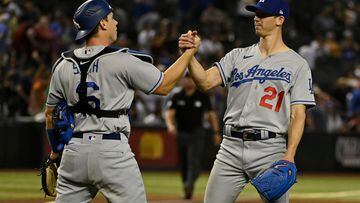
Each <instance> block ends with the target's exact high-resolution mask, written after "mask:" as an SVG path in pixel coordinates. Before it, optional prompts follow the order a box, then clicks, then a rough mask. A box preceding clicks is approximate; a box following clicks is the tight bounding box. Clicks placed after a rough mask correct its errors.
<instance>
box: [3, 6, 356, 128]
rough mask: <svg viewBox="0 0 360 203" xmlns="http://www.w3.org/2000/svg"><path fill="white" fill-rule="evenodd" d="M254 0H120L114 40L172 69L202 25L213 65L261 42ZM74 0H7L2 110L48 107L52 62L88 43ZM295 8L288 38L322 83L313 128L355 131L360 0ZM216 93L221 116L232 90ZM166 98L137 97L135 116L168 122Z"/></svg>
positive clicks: (29, 111)
mask: <svg viewBox="0 0 360 203" xmlns="http://www.w3.org/2000/svg"><path fill="white" fill-rule="evenodd" d="M255 2H256V0H236V1H223V2H221V1H217V0H164V1H154V0H135V1H125V0H118V1H114V3H115V4H116V6H114V13H115V16H114V17H115V18H116V19H117V20H118V22H119V23H118V31H119V36H118V40H117V42H116V43H115V44H114V45H115V46H119V47H129V48H131V49H137V50H141V51H144V52H147V53H150V54H151V55H152V56H153V58H154V61H155V65H156V66H157V67H159V68H161V69H163V70H165V69H166V68H167V67H168V66H169V64H171V63H172V62H173V61H174V60H175V58H176V57H177V56H178V51H179V50H178V44H177V43H178V38H179V35H180V33H183V32H186V31H187V30H188V29H195V30H198V31H199V33H200V35H201V37H202V40H203V43H202V45H201V47H200V49H199V53H198V55H197V57H198V58H199V60H200V62H201V63H202V64H204V65H205V66H211V65H212V64H210V62H212V61H217V60H219V57H220V56H222V55H223V53H225V52H228V51H230V50H229V49H232V47H234V46H236V47H240V46H246V45H249V44H252V43H253V42H255V40H257V39H256V36H254V35H250V34H249V33H251V32H244V30H250V29H254V27H253V16H252V15H251V14H249V13H247V12H245V10H244V6H245V5H247V4H253V3H255ZM75 5H76V6H77V3H76V2H74V1H61V3H59V1H54V2H53V1H52V2H51V3H49V2H48V1H40V0H0V79H1V86H0V88H1V89H0V91H1V111H2V113H1V114H0V115H1V116H6V117H9V116H19V115H34V114H36V112H37V111H39V109H41V107H42V105H41V103H42V102H43V98H42V96H41V95H42V92H43V91H46V89H44V88H45V86H46V85H45V84H46V79H45V78H46V75H47V74H49V72H50V67H51V66H52V64H53V63H54V61H55V60H56V59H57V58H58V57H59V55H60V53H61V52H62V51H64V50H68V49H74V48H77V47H78V46H79V45H80V44H81V43H83V41H79V42H75V41H74V35H75V31H76V30H75V28H74V26H73V22H72V16H73V12H74V6H75ZM290 6H291V12H292V13H293V14H294V15H292V16H291V18H290V19H289V21H291V24H292V26H291V27H286V29H285V30H284V38H285V40H287V41H290V42H292V43H290V46H291V48H293V49H295V50H299V54H301V55H302V56H303V57H304V58H305V59H306V60H307V62H308V63H309V65H310V67H311V68H312V70H313V77H314V80H315V82H316V83H318V85H319V87H318V88H319V89H321V92H319V93H316V94H317V96H316V97H317V99H318V102H317V103H318V106H317V107H315V108H313V109H311V110H310V111H309V116H308V119H307V125H308V126H309V129H307V130H313V131H322V132H325V131H327V132H337V131H339V130H341V129H344V130H349V131H351V130H354V129H356V128H355V127H354V126H356V124H357V121H358V120H359V119H358V116H356V115H357V113H356V112H357V111H358V110H357V108H358V106H359V104H358V97H359V96H358V95H359V93H358V92H359V87H358V86H357V85H358V83H359V82H358V81H359V78H360V68H359V65H357V64H359V60H360V58H359V56H360V53H359V52H360V50H359V49H360V47H359V46H360V44H359V42H360V35H359V34H358V33H360V26H359V23H360V19H359V13H360V2H359V1H356V0H336V1H328V0H326V1H313V2H311V4H308V2H306V1H290ZM311 22H312V23H311ZM309 23H310V24H309ZM39 64H42V65H41V66H40V65H39ZM356 66H357V68H356ZM333 84H336V85H333ZM211 94H212V95H213V96H214V97H212V98H213V100H214V104H215V109H216V110H217V112H218V114H219V115H220V114H221V113H222V112H223V111H224V102H226V94H225V93H224V91H223V89H221V88H220V89H214V90H213V91H212V93H211ZM35 98H36V99H35ZM334 98H336V99H334ZM165 99H166V98H163V97H159V98H150V97H146V98H145V99H143V97H142V95H137V97H136V98H135V100H134V107H133V108H132V117H131V119H132V120H133V121H134V122H138V123H144V122H148V123H152V124H154V123H161V122H163V120H162V119H161V116H160V115H159V114H160V113H159V112H160V111H161V109H162V108H163V107H164V104H163V103H164V100H165ZM220 117H221V115H220ZM340 126H342V127H340ZM351 126H352V127H351Z"/></svg>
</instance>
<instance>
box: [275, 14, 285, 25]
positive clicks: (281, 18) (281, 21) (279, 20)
mask: <svg viewBox="0 0 360 203" xmlns="http://www.w3.org/2000/svg"><path fill="white" fill-rule="evenodd" d="M275 20H276V26H281V25H283V24H284V22H285V18H284V16H277V17H276V18H275Z"/></svg>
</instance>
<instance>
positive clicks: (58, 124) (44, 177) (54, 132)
mask: <svg viewBox="0 0 360 203" xmlns="http://www.w3.org/2000/svg"><path fill="white" fill-rule="evenodd" d="M52 123H53V127H54V128H53V129H47V135H48V139H49V142H50V145H51V150H52V151H53V152H54V153H60V152H61V151H62V150H63V148H64V146H65V144H67V143H68V142H69V140H70V139H71V136H72V133H73V129H74V123H75V122H74V116H73V114H72V113H71V112H70V110H69V109H68V106H67V103H66V102H65V101H60V102H59V103H58V104H57V105H56V107H55V108H54V111H53V112H52ZM59 166H60V157H58V158H56V159H51V156H50V154H49V155H48V158H47V160H46V161H45V163H44V164H43V165H42V167H41V170H40V175H41V185H42V190H43V191H44V193H45V196H46V195H47V196H51V197H55V196H56V182H57V169H58V167H59Z"/></svg>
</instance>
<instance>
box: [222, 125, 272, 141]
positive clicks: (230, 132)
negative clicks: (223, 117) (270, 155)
mask: <svg viewBox="0 0 360 203" xmlns="http://www.w3.org/2000/svg"><path fill="white" fill-rule="evenodd" d="M223 133H224V135H226V136H229V137H235V138H239V139H242V140H244V141H257V140H266V139H270V138H275V137H276V136H277V134H276V133H274V132H271V131H266V130H255V129H252V130H243V131H236V130H235V128H234V127H232V126H228V125H226V126H224V128H223Z"/></svg>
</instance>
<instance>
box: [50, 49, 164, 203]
mask: <svg viewBox="0 0 360 203" xmlns="http://www.w3.org/2000/svg"><path fill="white" fill-rule="evenodd" d="M104 48H105V47H103V46H93V47H85V48H80V49H77V50H75V52H74V53H75V55H76V57H78V58H80V59H82V60H80V65H82V64H85V63H90V61H91V60H90V59H89V58H90V57H92V56H95V55H96V54H98V53H99V52H100V51H102V50H103V49H104ZM87 59H89V60H87ZM56 64H57V65H55V67H54V72H53V75H52V78H51V82H50V89H49V94H48V99H47V105H48V106H55V105H56V104H57V103H58V102H59V101H60V100H62V99H65V100H66V101H67V103H68V105H71V106H74V105H75V104H76V103H77V102H78V101H79V94H78V93H77V92H76V89H77V87H78V86H79V83H80V75H81V73H80V70H79V67H78V66H77V65H75V63H73V62H72V61H71V59H66V60H62V61H59V62H58V63H56ZM162 80H163V73H162V72H161V71H159V70H158V69H157V68H156V67H154V66H153V65H152V64H150V63H146V62H143V61H142V60H140V59H138V58H136V57H134V56H132V55H130V54H127V53H123V52H121V50H119V51H115V52H112V53H107V54H103V55H100V56H98V57H97V58H95V59H94V60H93V62H92V64H90V67H89V70H88V74H87V78H86V85H87V95H86V96H87V97H88V99H89V100H90V99H91V101H92V102H90V105H93V107H94V108H95V107H96V108H98V107H99V108H100V109H101V110H119V109H129V108H130V105H131V103H132V100H133V98H134V89H139V90H141V91H143V92H146V93H148V94H149V93H152V92H153V91H154V90H155V89H156V88H157V87H158V86H159V85H160V84H161V82H162ZM74 131H75V132H82V133H83V136H82V138H78V137H73V138H72V139H71V140H70V141H69V143H68V145H66V146H65V148H64V150H63V153H62V160H61V165H60V167H59V169H58V174H59V175H58V182H57V186H56V191H57V196H56V200H55V202H90V201H91V199H92V198H94V197H95V195H96V193H97V192H98V191H99V190H100V191H101V192H102V193H103V195H104V196H105V197H106V199H107V200H108V201H109V202H134V203H144V202H146V195H145V189H144V184H143V180H142V177H141V174H140V170H139V167H138V165H137V162H136V160H135V158H134V154H133V153H132V152H131V149H130V145H129V143H128V136H129V133H130V123H129V118H128V116H127V115H120V116H119V117H118V118H105V117H100V118H98V117H96V116H95V115H82V114H80V113H76V114H75V129H74ZM110 133H119V134H120V139H119V140H118V139H103V136H104V135H105V134H110Z"/></svg>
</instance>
